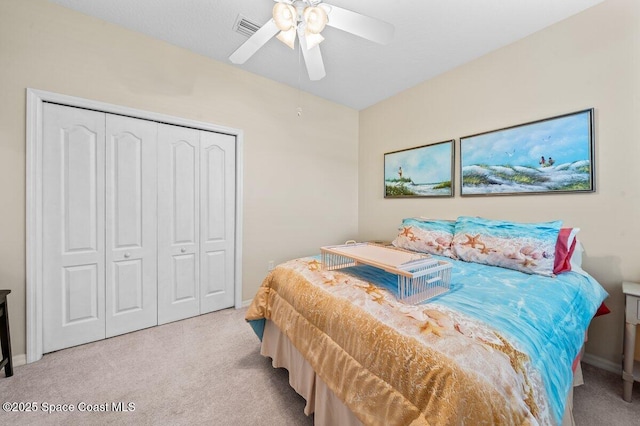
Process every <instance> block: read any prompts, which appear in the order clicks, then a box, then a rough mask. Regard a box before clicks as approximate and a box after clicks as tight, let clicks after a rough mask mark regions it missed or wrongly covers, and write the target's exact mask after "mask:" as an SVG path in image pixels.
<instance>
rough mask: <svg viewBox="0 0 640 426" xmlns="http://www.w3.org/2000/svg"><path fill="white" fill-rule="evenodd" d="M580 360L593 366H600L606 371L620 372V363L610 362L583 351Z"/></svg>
mask: <svg viewBox="0 0 640 426" xmlns="http://www.w3.org/2000/svg"><path fill="white" fill-rule="evenodd" d="M582 362H584V363H585V364H589V365H593V366H594V367H598V368H601V369H603V370H606V371H610V372H612V373H616V374H622V365H621V364H616V363H615V362H611V361H609V360H607V359H604V358H600V357H599V356H595V355H591V354H588V353H585V354H584V356H583V357H582Z"/></svg>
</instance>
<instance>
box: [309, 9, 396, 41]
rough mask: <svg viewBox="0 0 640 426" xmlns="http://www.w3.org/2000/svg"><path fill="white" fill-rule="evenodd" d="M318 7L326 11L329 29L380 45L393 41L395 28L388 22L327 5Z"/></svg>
mask: <svg viewBox="0 0 640 426" xmlns="http://www.w3.org/2000/svg"><path fill="white" fill-rule="evenodd" d="M320 7H323V8H325V10H326V11H327V15H328V16H329V22H328V23H327V25H329V26H331V27H334V28H337V29H339V30H342V31H346V32H348V33H351V34H355V35H357V36H359V37H362V38H366V39H367V40H371V41H375V42H376V43H380V44H388V43H389V42H390V41H391V40H392V39H393V33H394V32H395V27H394V26H393V25H391V24H390V23H388V22H384V21H381V20H379V19H376V18H372V17H370V16H365V15H361V14H359V13H357V12H352V11H350V10H347V9H343V8H341V7H338V6H334V5H331V4H327V3H321V4H320Z"/></svg>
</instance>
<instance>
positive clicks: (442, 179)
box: [384, 140, 455, 198]
mask: <svg viewBox="0 0 640 426" xmlns="http://www.w3.org/2000/svg"><path fill="white" fill-rule="evenodd" d="M454 145H455V141H454V140H450V141H445V142H439V143H434V144H430V145H423V146H419V147H416V148H409V149H403V150H401V151H394V152H388V153H386V154H384V197H385V198H416V197H453V175H454V171H453V162H454V150H455V146H454Z"/></svg>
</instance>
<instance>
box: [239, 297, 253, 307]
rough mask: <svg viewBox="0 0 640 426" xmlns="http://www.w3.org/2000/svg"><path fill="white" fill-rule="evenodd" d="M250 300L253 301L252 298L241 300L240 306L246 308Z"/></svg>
mask: <svg viewBox="0 0 640 426" xmlns="http://www.w3.org/2000/svg"><path fill="white" fill-rule="evenodd" d="M251 302H253V299H249V300H243V301H242V307H243V308H246V307H247V306H249V305H250V304H251Z"/></svg>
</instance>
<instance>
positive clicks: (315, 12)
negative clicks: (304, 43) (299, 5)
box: [302, 6, 329, 34]
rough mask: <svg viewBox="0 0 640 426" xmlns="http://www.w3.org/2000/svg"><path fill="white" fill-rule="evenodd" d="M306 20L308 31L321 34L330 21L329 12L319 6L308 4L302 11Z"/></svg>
mask: <svg viewBox="0 0 640 426" xmlns="http://www.w3.org/2000/svg"><path fill="white" fill-rule="evenodd" d="M302 16H304V21H305V23H306V24H307V27H306V31H308V32H310V33H313V34H320V32H321V31H322V30H324V27H325V26H326V25H327V22H329V18H328V17H327V12H326V11H325V10H324V9H323V8H321V7H318V6H308V7H306V8H305V9H304V12H302Z"/></svg>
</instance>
